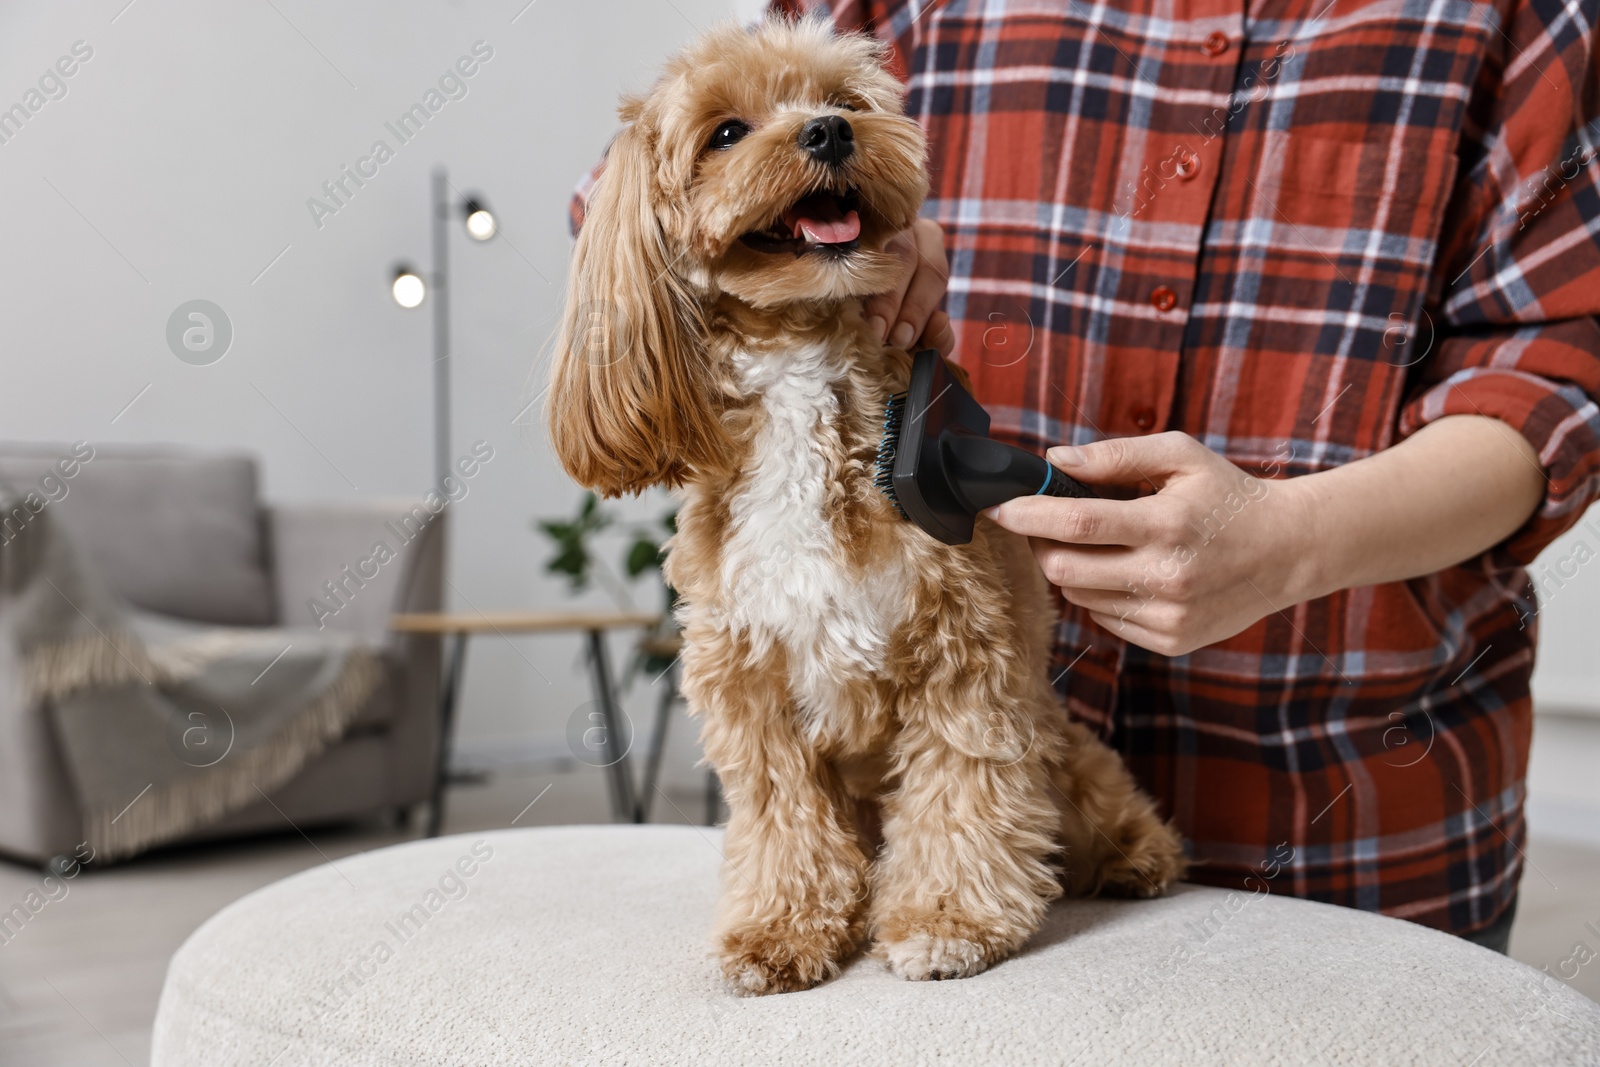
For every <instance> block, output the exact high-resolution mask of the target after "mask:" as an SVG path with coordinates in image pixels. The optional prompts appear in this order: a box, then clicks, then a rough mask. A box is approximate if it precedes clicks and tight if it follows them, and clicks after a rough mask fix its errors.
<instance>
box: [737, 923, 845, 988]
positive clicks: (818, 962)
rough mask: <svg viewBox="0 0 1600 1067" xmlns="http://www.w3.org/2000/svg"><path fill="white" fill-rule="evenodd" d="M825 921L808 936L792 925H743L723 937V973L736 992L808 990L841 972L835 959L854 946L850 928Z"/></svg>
mask: <svg viewBox="0 0 1600 1067" xmlns="http://www.w3.org/2000/svg"><path fill="white" fill-rule="evenodd" d="M840 926H841V924H827V925H826V926H825V927H824V928H822V929H818V930H815V931H814V932H811V933H809V934H802V933H799V932H797V931H795V930H793V929H780V928H777V927H766V926H753V925H752V926H746V927H741V928H738V929H734V930H730V931H728V932H727V933H725V934H723V935H722V941H721V945H720V952H719V956H720V959H721V962H722V977H723V978H724V979H725V980H726V981H727V983H728V985H729V987H730V988H731V989H732V990H733V991H734V992H735V993H738V994H739V995H740V996H746V997H754V996H763V995H765V994H767V993H791V992H794V991H795V990H799V989H809V988H810V987H811V986H814V985H816V984H817V983H818V982H821V981H824V980H825V979H828V978H832V977H834V976H835V975H837V974H838V973H839V960H840V958H842V957H843V956H845V955H847V954H848V953H849V952H850V951H851V949H852V948H853V947H854V945H853V943H852V938H851V935H850V932H849V931H848V929H841V928H839V927H840Z"/></svg>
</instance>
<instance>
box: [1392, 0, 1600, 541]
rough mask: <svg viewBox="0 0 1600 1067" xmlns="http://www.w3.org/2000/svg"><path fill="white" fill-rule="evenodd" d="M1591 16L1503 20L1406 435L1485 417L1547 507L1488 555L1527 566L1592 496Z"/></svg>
mask: <svg viewBox="0 0 1600 1067" xmlns="http://www.w3.org/2000/svg"><path fill="white" fill-rule="evenodd" d="M1593 16H1594V12H1593V10H1592V9H1589V10H1586V11H1583V12H1581V13H1580V11H1579V9H1578V8H1576V7H1565V8H1563V7H1559V6H1558V7H1542V8H1541V7H1535V6H1533V5H1531V4H1527V3H1517V4H1513V5H1511V6H1510V8H1509V15H1508V24H1507V26H1505V27H1502V29H1503V30H1504V31H1505V34H1506V45H1505V49H1504V55H1503V56H1502V57H1501V61H1500V62H1499V63H1486V64H1485V66H1484V70H1483V72H1482V73H1481V74H1480V76H1479V80H1478V82H1477V84H1476V85H1475V86H1474V90H1473V97H1472V101H1471V104H1470V105H1469V106H1470V108H1471V112H1472V113H1471V115H1470V117H1469V122H1468V129H1469V130H1470V131H1472V132H1471V133H1469V134H1468V135H1467V136H1465V137H1464V138H1463V141H1462V144H1461V149H1460V151H1459V153H1458V154H1459V155H1460V157H1461V172H1460V175H1459V177H1458V180H1457V183H1456V187H1455V190H1454V192H1453V194H1452V197H1451V201H1450V204H1449V207H1448V208H1447V211H1446V214H1445V218H1444V222H1443V230H1442V232H1443V237H1442V238H1441V246H1440V250H1439V256H1438V260H1437V263H1438V267H1437V269H1436V273H1435V279H1434V284H1433V286H1432V288H1431V290H1430V292H1431V299H1430V300H1429V302H1428V306H1427V307H1426V308H1425V309H1424V315H1423V319H1422V322H1421V323H1420V324H1419V333H1420V334H1421V336H1420V337H1419V338H1418V340H1419V342H1421V343H1424V344H1430V345H1431V347H1429V349H1428V352H1427V355H1426V356H1425V357H1424V358H1423V359H1421V360H1420V361H1419V362H1418V363H1417V365H1416V366H1414V367H1413V368H1412V369H1411V372H1410V376H1409V378H1408V382H1407V386H1408V393H1407V397H1406V401H1405V403H1404V405H1403V407H1402V409H1401V413H1400V424H1399V435H1400V436H1401V437H1404V436H1407V435H1409V434H1412V433H1415V432H1416V431H1417V430H1419V429H1420V428H1422V427H1423V426H1425V425H1427V424H1428V423H1429V422H1432V421H1434V420H1436V419H1440V418H1443V417H1445V416H1447V415H1486V416H1489V417H1491V418H1495V419H1499V420H1500V421H1501V422H1504V423H1505V424H1506V425H1507V426H1509V427H1510V428H1511V429H1512V430H1515V431H1516V432H1517V433H1520V434H1521V435H1522V436H1524V437H1525V438H1527V440H1528V441H1529V442H1530V443H1531V444H1532V445H1533V447H1534V449H1535V450H1536V451H1537V452H1538V454H1539V463H1540V465H1541V467H1542V471H1543V474H1544V477H1545V493H1544V499H1543V500H1542V501H1541V502H1540V504H1539V507H1538V509H1537V510H1536V511H1535V512H1534V514H1533V516H1532V517H1531V518H1530V519H1529V520H1528V522H1527V523H1525V524H1524V525H1523V526H1522V527H1521V528H1520V529H1519V530H1517V531H1516V532H1515V533H1513V534H1512V535H1511V536H1510V537H1509V538H1508V539H1507V540H1506V541H1505V542H1503V543H1502V544H1500V545H1498V546H1496V547H1495V548H1494V549H1492V550H1491V551H1490V553H1489V560H1490V562H1491V564H1493V565H1496V566H1504V567H1515V566H1525V565H1526V564H1528V563H1531V562H1532V561H1533V559H1534V557H1535V556H1537V555H1538V554H1539V552H1540V551H1541V550H1542V549H1543V548H1544V547H1545V546H1546V545H1548V544H1550V542H1551V541H1553V540H1555V538H1557V537H1558V536H1560V535H1561V533H1562V532H1564V531H1565V530H1566V529H1568V528H1569V527H1571V526H1572V525H1573V524H1574V523H1576V522H1577V521H1578V519H1579V518H1580V517H1581V516H1582V515H1583V512H1584V510H1585V509H1586V508H1587V507H1588V505H1589V504H1590V503H1592V502H1593V501H1594V500H1595V499H1596V497H1597V496H1600V97H1597V94H1595V93H1594V92H1593V91H1592V87H1588V88H1586V85H1587V83H1588V81H1589V80H1591V79H1593V77H1594V71H1595V59H1596V56H1595V50H1596V49H1595V25H1594V22H1593Z"/></svg>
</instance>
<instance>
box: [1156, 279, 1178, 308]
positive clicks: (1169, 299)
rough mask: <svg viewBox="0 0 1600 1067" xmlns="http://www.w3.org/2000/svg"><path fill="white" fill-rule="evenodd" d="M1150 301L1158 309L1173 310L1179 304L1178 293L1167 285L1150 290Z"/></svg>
mask: <svg viewBox="0 0 1600 1067" xmlns="http://www.w3.org/2000/svg"><path fill="white" fill-rule="evenodd" d="M1150 303H1151V304H1152V305H1153V306H1154V307H1155V309H1156V310H1157V311H1171V310H1172V309H1173V308H1175V307H1177V306H1178V294H1177V293H1174V292H1173V291H1172V290H1171V289H1169V288H1167V287H1166V286H1165V285H1158V286H1156V287H1155V288H1154V289H1152V290H1150Z"/></svg>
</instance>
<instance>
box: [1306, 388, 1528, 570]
mask: <svg viewBox="0 0 1600 1067" xmlns="http://www.w3.org/2000/svg"><path fill="white" fill-rule="evenodd" d="M1282 488H1284V489H1289V490H1290V492H1291V494H1292V495H1293V496H1294V497H1295V498H1296V505H1297V506H1298V507H1299V508H1302V509H1304V516H1303V519H1302V521H1301V522H1299V523H1297V524H1296V526H1297V527H1298V529H1299V530H1300V532H1301V537H1300V539H1299V540H1300V541H1301V543H1300V544H1298V545H1296V546H1294V547H1293V548H1292V549H1291V550H1292V551H1294V552H1296V553H1297V554H1298V556H1299V560H1300V562H1299V564H1298V565H1297V566H1296V567H1295V569H1294V578H1293V579H1292V581H1291V593H1292V595H1293V598H1294V599H1295V600H1296V601H1300V600H1311V599H1314V598H1316V597H1321V596H1327V595H1328V594H1330V593H1334V592H1337V591H1338V590H1340V589H1350V588H1354V587H1357V586H1363V585H1375V584H1378V583H1382V582H1395V581H1402V580H1404V579H1407V578H1416V577H1419V576H1421V575H1424V574H1432V573H1433V572H1435V571H1438V570H1442V569H1444V568H1445V567H1450V566H1453V565H1455V564H1457V563H1460V562H1462V561H1463V560H1467V559H1471V558H1472V557H1473V556H1476V555H1478V554H1479V553H1481V552H1483V551H1485V550H1486V549H1489V548H1492V547H1493V546H1494V545H1496V544H1499V543H1500V542H1501V541H1503V540H1504V539H1505V538H1506V537H1508V536H1509V535H1510V534H1512V533H1513V532H1515V531H1516V530H1517V529H1518V528H1519V527H1521V526H1522V524H1523V523H1524V522H1526V521H1527V520H1528V518H1529V516H1531V515H1532V514H1533V512H1534V509H1535V508H1537V507H1538V506H1539V501H1540V500H1541V499H1543V496H1544V488H1545V477H1544V471H1543V469H1542V468H1541V467H1540V465H1539V456H1538V454H1537V453H1536V452H1535V451H1534V449H1533V446H1532V445H1531V444H1529V443H1528V440H1527V438H1525V437H1523V436H1522V435H1521V434H1519V433H1517V432H1516V431H1515V430H1513V429H1512V428H1511V427H1510V426H1507V425H1506V424H1505V423H1503V422H1501V421H1499V420H1498V419H1493V418H1489V417H1487V416H1482V415H1451V416H1448V417H1446V418H1442V419H1439V420H1438V421H1436V422H1432V423H1429V424H1428V425H1427V426H1424V427H1423V428H1422V429H1420V430H1418V431H1417V432H1416V433H1415V434H1413V435H1412V436H1410V437H1408V438H1406V439H1405V440H1404V441H1401V442H1400V443H1399V444H1397V445H1395V446H1393V447H1392V448H1388V449H1385V450H1384V451H1382V452H1379V453H1377V454H1375V455H1372V456H1368V457H1367V458H1365V459H1361V460H1357V461H1356V462H1354V463H1347V464H1345V465H1343V466H1340V467H1335V468H1332V469H1331V470H1326V471H1320V472H1318V473H1316V474H1310V475H1306V476H1304V477H1300V478H1295V479H1291V480H1290V481H1288V482H1285V483H1283V485H1282Z"/></svg>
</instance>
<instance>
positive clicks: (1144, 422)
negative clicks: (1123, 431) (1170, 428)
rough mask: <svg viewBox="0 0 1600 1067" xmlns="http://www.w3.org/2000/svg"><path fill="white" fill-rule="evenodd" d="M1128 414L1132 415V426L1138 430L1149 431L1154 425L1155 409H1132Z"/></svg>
mask: <svg viewBox="0 0 1600 1067" xmlns="http://www.w3.org/2000/svg"><path fill="white" fill-rule="evenodd" d="M1130 414H1132V415H1133V424H1134V425H1135V426H1137V427H1139V429H1141V430H1148V429H1150V427H1152V426H1154V425H1155V424H1156V409H1155V408H1150V407H1140V408H1134V409H1133V411H1132V412H1131V413H1130Z"/></svg>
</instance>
